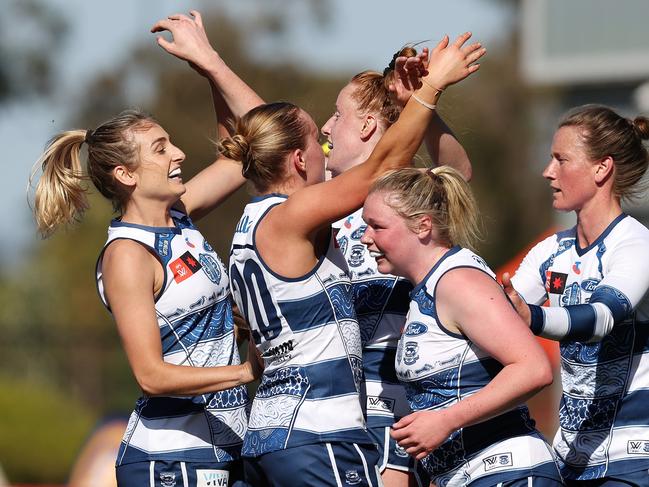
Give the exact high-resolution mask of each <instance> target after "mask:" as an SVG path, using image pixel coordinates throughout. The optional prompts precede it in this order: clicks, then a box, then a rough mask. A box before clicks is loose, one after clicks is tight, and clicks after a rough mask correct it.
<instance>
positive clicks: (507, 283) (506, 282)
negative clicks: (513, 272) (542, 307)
mask: <svg viewBox="0 0 649 487" xmlns="http://www.w3.org/2000/svg"><path fill="white" fill-rule="evenodd" d="M502 282H503V290H504V291H505V294H506V295H507V297H508V298H509V301H511V303H512V304H513V305H514V309H515V310H516V312H517V313H518V315H519V316H520V317H521V318H523V321H524V322H525V324H526V325H527V326H530V323H531V321H532V314H531V313H530V308H529V306H528V305H527V303H526V302H525V301H524V300H523V298H522V297H521V295H520V294H518V292H517V291H516V289H514V286H513V285H512V279H511V276H510V275H509V272H505V273H503V277H502Z"/></svg>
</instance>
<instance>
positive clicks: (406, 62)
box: [388, 48, 473, 181]
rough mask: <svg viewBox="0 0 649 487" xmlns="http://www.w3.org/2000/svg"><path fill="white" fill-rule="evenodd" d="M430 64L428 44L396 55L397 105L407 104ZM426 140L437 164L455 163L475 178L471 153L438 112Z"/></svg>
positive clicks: (393, 86) (466, 176)
mask: <svg viewBox="0 0 649 487" xmlns="http://www.w3.org/2000/svg"><path fill="white" fill-rule="evenodd" d="M428 64H429V59H428V49H427V48H424V49H422V52H421V53H420V54H418V55H417V56H416V57H415V58H406V57H405V56H400V57H397V58H396V59H395V64H394V79H393V80H392V82H391V83H390V85H389V87H388V88H389V90H390V92H391V93H392V96H393V97H394V100H395V102H396V104H397V105H400V106H402V107H403V106H405V104H406V103H407V102H408V100H409V99H410V96H411V95H412V93H413V92H414V91H415V89H417V87H419V86H420V85H421V81H420V78H421V77H422V76H424V75H425V73H426V71H427V70H428ZM424 142H425V144H426V149H427V150H428V154H429V155H430V158H431V162H432V164H433V166H440V165H446V166H449V167H452V168H453V169H457V170H458V171H459V172H460V174H462V176H463V177H464V179H465V180H466V181H470V180H471V176H472V173H473V169H472V166H471V161H470V160H469V156H468V155H467V153H466V151H465V150H464V147H462V144H460V142H459V141H458V140H457V138H456V137H455V135H454V134H453V132H452V131H451V129H450V128H449V127H448V125H446V123H445V122H444V120H442V118H441V117H440V116H439V114H438V113H435V115H434V116H433V119H432V120H431V122H430V123H429V124H428V128H427V130H426V134H425V135H424Z"/></svg>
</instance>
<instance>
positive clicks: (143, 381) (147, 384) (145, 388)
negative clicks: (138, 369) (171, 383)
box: [135, 373, 171, 397]
mask: <svg viewBox="0 0 649 487" xmlns="http://www.w3.org/2000/svg"><path fill="white" fill-rule="evenodd" d="M135 380H136V381H137V385H138V386H140V389H141V390H142V393H143V394H144V395H145V396H149V397H154V396H164V395H167V394H169V393H170V392H171V391H168V390H166V389H165V387H164V382H163V381H161V380H159V379H158V377H157V376H156V375H155V374H151V373H139V374H135Z"/></svg>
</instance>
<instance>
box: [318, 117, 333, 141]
mask: <svg viewBox="0 0 649 487" xmlns="http://www.w3.org/2000/svg"><path fill="white" fill-rule="evenodd" d="M333 118H334V116H333V115H332V116H331V117H329V119H328V120H327V121H326V122H325V124H324V125H323V126H322V128H321V129H320V133H321V134H322V135H324V136H325V137H329V136H330V135H331V121H332V120H333Z"/></svg>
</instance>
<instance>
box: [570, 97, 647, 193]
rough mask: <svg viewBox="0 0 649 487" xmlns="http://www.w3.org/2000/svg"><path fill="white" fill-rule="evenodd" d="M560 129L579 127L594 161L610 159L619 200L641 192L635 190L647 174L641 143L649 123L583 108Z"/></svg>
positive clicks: (602, 109) (603, 109) (593, 107)
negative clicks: (612, 163)
mask: <svg viewBox="0 0 649 487" xmlns="http://www.w3.org/2000/svg"><path fill="white" fill-rule="evenodd" d="M561 127H578V128H580V129H581V134H580V135H581V139H582V141H583V142H584V145H585V146H586V154H587V155H588V157H589V158H590V159H591V160H593V161H598V160H601V159H604V158H605V157H607V156H610V157H611V158H612V159H613V161H614V162H615V173H614V182H613V191H614V193H615V195H616V196H617V197H619V198H628V199H634V198H637V197H638V196H640V193H642V191H644V188H643V187H639V186H636V184H637V183H638V182H639V181H640V179H641V178H642V176H643V175H644V173H645V172H646V171H647V165H648V164H649V156H648V154H647V149H646V148H645V146H644V144H643V140H647V139H648V138H649V119H647V118H646V117H642V116H639V117H636V118H634V119H633V120H631V119H629V118H624V117H622V116H620V115H618V114H617V113H616V112H614V111H613V110H611V109H610V108H609V107H606V106H603V105H583V106H580V107H577V108H575V109H573V110H571V111H570V112H568V113H567V114H566V115H565V116H564V117H563V119H562V120H561V121H560V123H559V128H561Z"/></svg>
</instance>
